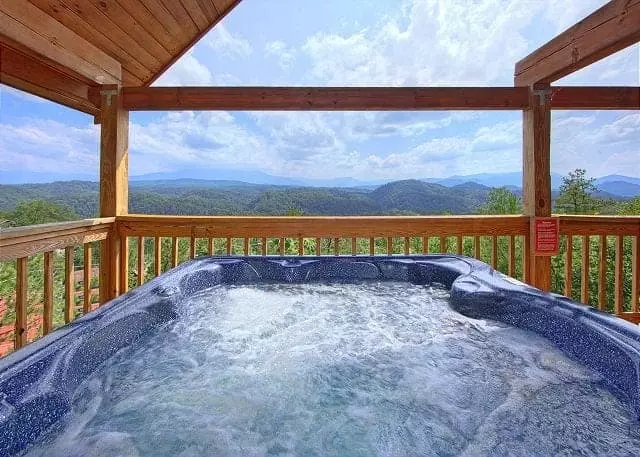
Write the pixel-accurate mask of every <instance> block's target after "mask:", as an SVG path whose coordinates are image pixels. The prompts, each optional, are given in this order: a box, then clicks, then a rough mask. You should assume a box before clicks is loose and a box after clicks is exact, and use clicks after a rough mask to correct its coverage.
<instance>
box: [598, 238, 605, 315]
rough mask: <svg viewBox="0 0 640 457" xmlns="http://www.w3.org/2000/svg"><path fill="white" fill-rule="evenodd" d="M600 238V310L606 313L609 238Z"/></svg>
mask: <svg viewBox="0 0 640 457" xmlns="http://www.w3.org/2000/svg"><path fill="white" fill-rule="evenodd" d="M599 238H600V243H599V244H600V249H599V250H598V255H599V266H598V309H599V310H601V311H604V310H605V308H606V307H607V236H606V235H600V237H599Z"/></svg>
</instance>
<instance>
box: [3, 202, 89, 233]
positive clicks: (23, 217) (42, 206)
mask: <svg viewBox="0 0 640 457" xmlns="http://www.w3.org/2000/svg"><path fill="white" fill-rule="evenodd" d="M3 216H4V218H6V219H7V220H8V221H9V222H10V225H13V226H16V227H18V226H24V225H35V224H46V223H48V222H64V221H72V220H76V219H79V217H78V215H77V214H76V213H75V212H74V211H73V209H72V208H70V207H68V206H66V205H60V204H57V203H52V202H49V201H46V200H33V201H30V202H21V203H18V205H17V206H16V208H15V209H14V210H13V211H11V212H9V213H5V214H3Z"/></svg>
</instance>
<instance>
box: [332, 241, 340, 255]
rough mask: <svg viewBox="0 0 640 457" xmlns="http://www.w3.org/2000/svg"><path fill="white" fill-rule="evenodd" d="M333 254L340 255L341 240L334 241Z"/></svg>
mask: <svg viewBox="0 0 640 457" xmlns="http://www.w3.org/2000/svg"><path fill="white" fill-rule="evenodd" d="M333 254H334V255H340V238H334V239H333Z"/></svg>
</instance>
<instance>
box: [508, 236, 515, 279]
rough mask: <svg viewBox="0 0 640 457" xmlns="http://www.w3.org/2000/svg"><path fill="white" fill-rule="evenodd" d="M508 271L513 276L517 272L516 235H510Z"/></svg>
mask: <svg viewBox="0 0 640 457" xmlns="http://www.w3.org/2000/svg"><path fill="white" fill-rule="evenodd" d="M507 273H508V275H509V276H511V277H515V274H516V237H515V236H513V235H511V236H509V262H508V264H507Z"/></svg>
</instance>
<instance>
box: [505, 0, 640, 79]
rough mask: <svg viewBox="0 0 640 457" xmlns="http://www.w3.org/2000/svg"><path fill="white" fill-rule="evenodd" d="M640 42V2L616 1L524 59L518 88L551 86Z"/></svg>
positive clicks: (518, 69) (518, 70)
mask: <svg viewBox="0 0 640 457" xmlns="http://www.w3.org/2000/svg"><path fill="white" fill-rule="evenodd" d="M639 40H640V0H612V1H610V2H609V3H607V4H605V5H604V6H603V7H602V8H600V9H598V10H597V11H595V12H594V13H592V14H590V15H589V16H587V17H586V18H584V19H583V20H581V21H580V22H578V23H577V24H575V25H574V26H572V27H570V28H569V29H567V30H565V31H564V32H562V33H561V34H560V35H558V36H557V37H555V38H554V39H552V40H551V41H549V42H548V43H547V44H545V45H543V46H542V47H540V48H539V49H537V50H536V51H534V52H532V53H531V54H529V55H528V56H527V57H525V58H524V59H522V60H520V61H519V62H518V63H517V64H516V67H515V85H516V86H530V85H533V84H535V83H550V82H553V81H556V80H558V79H560V78H562V77H564V76H567V75H568V74H571V73H573V72H575V71H576V70H579V69H581V68H584V67H586V66H587V65H590V64H592V63H593V62H596V61H598V60H600V59H603V58H605V57H607V56H609V55H611V54H613V53H615V52H617V51H620V50H621V49H624V48H626V47H627V46H630V45H632V44H634V43H637V42H638V41H639Z"/></svg>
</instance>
